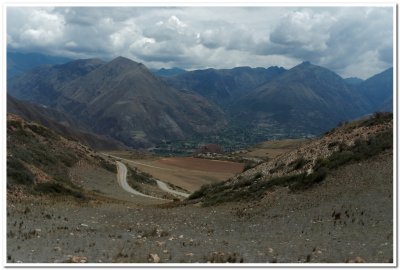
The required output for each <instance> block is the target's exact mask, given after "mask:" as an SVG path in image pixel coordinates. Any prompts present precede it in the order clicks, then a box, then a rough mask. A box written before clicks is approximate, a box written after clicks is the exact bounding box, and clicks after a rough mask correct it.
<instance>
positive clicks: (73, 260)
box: [64, 255, 88, 263]
mask: <svg viewBox="0 0 400 270" xmlns="http://www.w3.org/2000/svg"><path fill="white" fill-rule="evenodd" d="M69 256H70V258H69V259H67V260H66V261H64V262H66V263H87V261H88V259H87V257H85V256H71V255H69Z"/></svg>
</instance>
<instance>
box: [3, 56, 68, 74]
mask: <svg viewBox="0 0 400 270" xmlns="http://www.w3.org/2000/svg"><path fill="white" fill-rule="evenodd" d="M72 60H73V59H71V58H67V57H60V56H51V55H46V54H40V53H20V52H7V78H12V77H15V76H18V75H21V74H23V73H24V72H27V71H29V70H31V69H33V68H35V67H38V66H42V65H56V64H64V63H67V62H70V61H72Z"/></svg>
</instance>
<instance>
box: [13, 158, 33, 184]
mask: <svg viewBox="0 0 400 270" xmlns="http://www.w3.org/2000/svg"><path fill="white" fill-rule="evenodd" d="M7 178H11V179H12V180H14V181H15V182H16V183H17V184H22V185H30V184H33V180H34V176H33V174H32V173H31V171H30V170H28V169H27V168H26V167H25V166H24V164H22V163H21V162H20V161H19V160H16V159H9V160H7Z"/></svg>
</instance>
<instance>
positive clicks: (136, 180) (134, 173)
mask: <svg viewBox="0 0 400 270" xmlns="http://www.w3.org/2000/svg"><path fill="white" fill-rule="evenodd" d="M127 169H128V175H127V182H128V184H129V185H130V186H131V187H132V188H133V189H135V190H137V191H139V192H142V193H145V194H146V191H145V190H143V186H142V185H141V184H145V185H153V186H155V185H157V182H156V180H154V179H153V178H152V176H151V175H150V174H148V173H145V172H141V171H139V170H137V169H136V168H135V169H132V168H130V167H127Z"/></svg>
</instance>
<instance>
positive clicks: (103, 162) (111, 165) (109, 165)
mask: <svg viewBox="0 0 400 270" xmlns="http://www.w3.org/2000/svg"><path fill="white" fill-rule="evenodd" d="M98 159H99V164H100V166H101V167H102V168H104V169H106V170H107V171H109V172H112V173H117V166H116V165H115V164H114V163H111V162H109V161H107V160H105V159H104V158H102V157H98Z"/></svg>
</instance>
